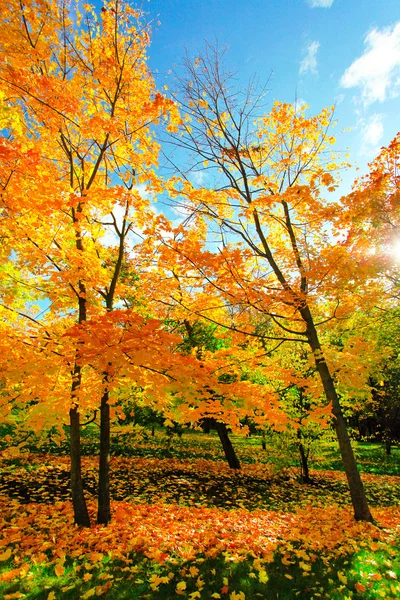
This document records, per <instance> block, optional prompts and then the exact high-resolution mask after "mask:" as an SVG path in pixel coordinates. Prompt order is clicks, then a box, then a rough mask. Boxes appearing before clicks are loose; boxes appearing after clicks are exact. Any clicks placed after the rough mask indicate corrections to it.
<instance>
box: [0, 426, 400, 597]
mask: <svg viewBox="0 0 400 600" xmlns="http://www.w3.org/2000/svg"><path fill="white" fill-rule="evenodd" d="M234 444H235V445H236V446H237V448H238V455H239V457H240V458H241V460H242V469H241V470H240V471H233V470H231V469H229V467H228V466H227V465H226V463H225V462H224V461H223V457H222V455H221V451H220V448H219V445H218V443H217V439H216V438H215V436H213V435H209V436H207V435H204V434H192V433H188V434H184V436H183V437H182V438H176V439H174V440H173V441H171V440H167V441H166V439H165V436H163V435H161V434H157V435H156V436H155V438H151V437H148V438H147V439H145V440H142V441H141V442H138V443H136V444H135V446H134V447H133V448H131V449H130V454H136V456H114V457H112V459H111V471H112V485H111V496H112V499H113V502H112V510H113V520H112V523H111V524H109V525H108V526H107V527H104V526H96V525H93V526H92V528H91V529H81V528H78V527H76V526H74V524H73V515H72V507H71V503H70V501H69V466H68V458H67V457H66V456H62V455H56V454H42V453H33V452H24V453H19V454H18V453H15V452H14V453H13V452H12V451H8V450H4V451H3V452H2V453H1V455H0V511H1V512H0V515H1V522H0V531H1V533H0V597H4V598H5V600H8V599H11V598H27V599H29V600H33V599H38V600H39V599H45V600H55V599H58V598H65V599H66V600H76V599H78V598H83V599H86V598H90V597H94V598H95V597H102V598H105V599H115V600H119V599H120V598H121V599H123V598H127V599H131V600H135V599H141V598H154V599H160V600H161V599H169V598H177V597H178V596H181V597H182V598H188V599H190V600H192V599H193V600H194V599H196V598H199V599H203V600H208V599H211V598H222V599H226V600H250V599H254V600H255V599H256V598H265V599H267V600H269V599H275V598H276V599H278V598H279V599H288V600H290V599H295V598H297V597H300V598H302V600H306V599H312V598H315V599H317V598H333V599H341V600H344V599H347V598H354V599H361V598H368V599H378V598H387V599H388V600H390V599H393V600H395V599H396V598H399V597H400V485H399V484H400V476H399V474H398V473H399V466H400V465H399V458H400V456H399V455H400V451H399V449H398V448H394V449H393V455H392V456H390V457H386V455H385V454H384V450H383V449H382V448H381V447H380V446H378V445H373V444H359V445H358V447H357V454H358V460H359V463H360V464H361V469H362V476H363V481H364V484H365V487H366V491H367V496H368V499H369V502H370V506H371V509H372V511H373V515H374V518H375V524H374V525H372V524H369V523H360V522H356V521H355V520H354V519H353V517H352V509H351V505H350V497H349V493H348V488H347V485H346V482H345V477H344V474H343V473H342V472H341V471H339V470H337V467H338V466H339V465H340V463H339V462H338V457H337V452H336V450H335V448H334V446H327V448H326V451H325V452H324V453H322V454H321V455H320V456H319V458H318V460H316V461H315V462H314V463H312V465H311V466H312V467H314V469H313V470H312V471H311V484H308V485H305V484H302V483H300V482H299V478H298V472H297V469H296V468H295V467H294V466H292V467H288V466H286V467H285V468H281V465H278V467H279V468H277V461H276V460H275V461H274V451H273V450H272V449H268V448H267V450H266V451H262V449H261V444H260V439H259V438H256V437H254V438H248V439H244V438H237V439H234ZM88 447H89V446H88ZM87 449H88V448H87ZM89 449H90V447H89ZM269 450H270V451H269ZM125 454H129V452H128V453H125ZM278 458H279V457H278ZM315 467H317V468H315ZM83 471H84V477H85V486H86V495H87V499H88V506H89V511H90V513H91V518H92V522H93V523H94V522H95V514H96V503H95V494H96V486H97V484H96V478H97V473H96V471H97V459H96V458H92V457H91V456H85V457H84V458H83Z"/></svg>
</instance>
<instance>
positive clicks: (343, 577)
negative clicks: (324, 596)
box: [337, 571, 347, 585]
mask: <svg viewBox="0 0 400 600" xmlns="http://www.w3.org/2000/svg"><path fill="white" fill-rule="evenodd" d="M337 576H338V579H339V581H340V582H341V583H344V585H347V577H346V575H345V574H344V573H342V572H341V571H338V574H337Z"/></svg>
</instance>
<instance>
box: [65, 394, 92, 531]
mask: <svg viewBox="0 0 400 600" xmlns="http://www.w3.org/2000/svg"><path fill="white" fill-rule="evenodd" d="M69 419H70V426H71V430H70V456H71V495H72V504H73V507H74V521H75V523H76V524H77V525H81V526H82V527H90V519H89V513H88V510H87V506H86V501H85V496H84V494H83V482H82V470H81V439H80V417H79V411H78V407H77V406H74V407H73V408H71V409H70V411H69Z"/></svg>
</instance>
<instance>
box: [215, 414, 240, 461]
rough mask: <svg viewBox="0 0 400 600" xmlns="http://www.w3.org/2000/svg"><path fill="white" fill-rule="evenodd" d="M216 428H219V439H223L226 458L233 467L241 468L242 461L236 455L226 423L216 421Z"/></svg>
mask: <svg viewBox="0 0 400 600" xmlns="http://www.w3.org/2000/svg"><path fill="white" fill-rule="evenodd" d="M215 429H216V430H217V433H218V436H219V439H220V440H221V444H222V447H223V449H224V452H225V456H226V460H227V461H228V464H229V466H230V468H231V469H240V468H241V466H240V461H239V459H238V457H237V456H236V452H235V449H234V447H233V446H232V442H231V440H230V439H229V435H228V430H227V428H226V425H225V423H220V422H218V421H215Z"/></svg>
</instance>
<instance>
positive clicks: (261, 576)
mask: <svg viewBox="0 0 400 600" xmlns="http://www.w3.org/2000/svg"><path fill="white" fill-rule="evenodd" d="M268 579H269V577H268V575H267V572H266V571H259V572H258V580H259V582H260V583H267V581H268Z"/></svg>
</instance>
